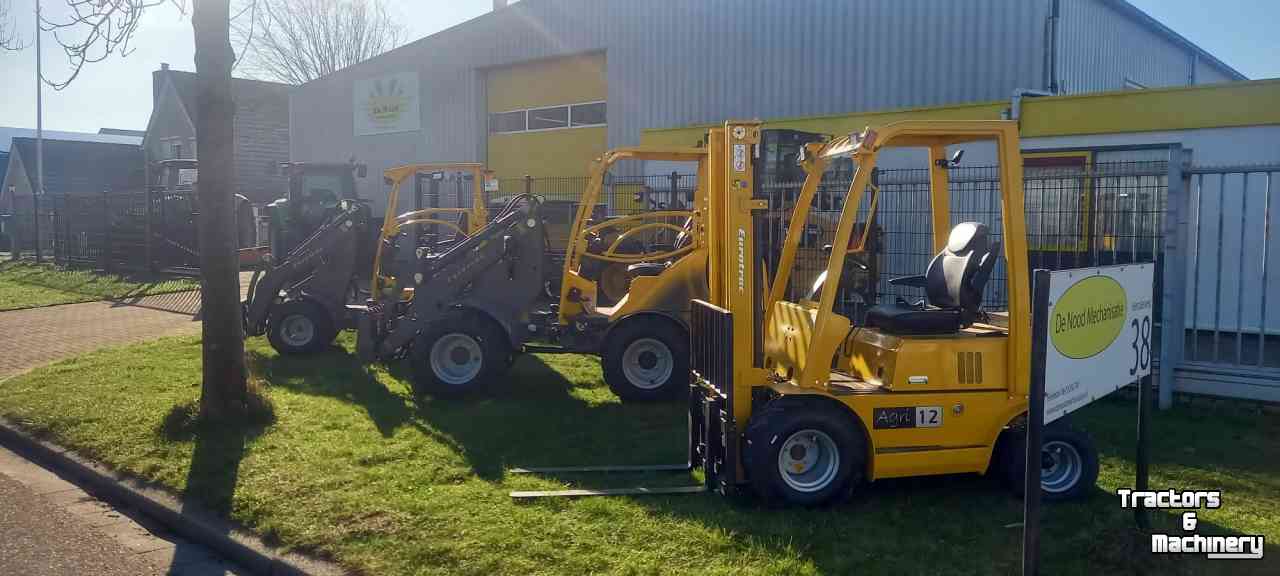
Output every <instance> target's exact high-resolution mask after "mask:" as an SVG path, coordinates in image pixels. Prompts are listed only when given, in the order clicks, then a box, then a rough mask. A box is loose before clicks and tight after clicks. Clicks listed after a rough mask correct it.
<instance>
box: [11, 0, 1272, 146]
mask: <svg viewBox="0 0 1280 576" xmlns="http://www.w3.org/2000/svg"><path fill="white" fill-rule="evenodd" d="M43 1H44V3H43V5H44V6H45V9H46V11H48V12H50V13H53V14H57V13H58V12H59V9H60V8H62V7H65V2H64V0H43ZM638 1H643V0H638ZM1066 1H1071V0H1066ZM1130 1H1131V2H1133V3H1134V4H1135V5H1137V6H1138V7H1139V8H1142V9H1143V10H1145V11H1146V12H1147V13H1148V14H1150V15H1152V16H1154V17H1155V18H1156V19H1157V20H1160V21H1161V22H1163V23H1164V24H1165V25H1166V26H1169V27H1170V28H1172V29H1174V30H1175V31H1177V32H1178V33H1180V34H1182V35H1183V36H1185V37H1187V38H1188V39H1190V40H1191V41H1193V42H1195V43H1197V44H1199V45H1200V46H1201V47H1202V48H1204V49H1205V50H1208V51H1209V52H1211V53H1213V54H1215V55H1217V56H1218V57H1219V58H1221V59H1222V60H1223V61H1225V62H1226V63H1227V64H1229V65H1231V66H1233V67H1235V68H1236V69H1237V70H1239V71H1241V72H1243V73H1244V74H1245V75H1247V76H1249V77H1250V78H1274V77H1280V58H1277V55H1280V34H1276V32H1275V30H1274V29H1275V26H1276V24H1277V23H1280V0H1213V1H1211V2H1206V1H1204V0H1130ZM11 2H12V5H13V8H12V15H14V16H16V17H17V18H18V25H19V27H20V28H22V29H24V30H28V32H27V33H26V37H27V38H28V39H29V38H31V34H30V32H29V29H30V27H31V26H32V22H33V21H34V10H35V8H34V6H35V3H34V0H11ZM387 2H388V4H389V5H390V6H391V8H392V9H393V10H394V11H396V12H397V13H398V14H399V15H400V16H402V18H401V20H402V21H403V22H405V23H406V24H407V25H408V26H409V30H408V38H409V39H417V38H421V37H422V36H426V35H428V34H431V33H433V32H436V31H438V30H441V29H443V28H447V27H449V26H452V25H454V24H457V23H460V22H463V21H465V20H467V19H470V18H474V17H476V16H479V15H481V14H484V13H485V12H487V11H488V10H490V9H491V7H492V5H493V4H492V0H387ZM192 53H193V48H192V43H191V22H190V21H189V20H187V19H184V18H182V17H181V16H180V15H179V14H178V12H177V11H176V10H174V9H173V8H171V7H168V6H161V7H158V8H153V9H151V10H150V11H149V12H148V13H147V14H146V16H145V18H144V21H143V22H142V25H141V26H140V29H139V32H138V34H137V36H136V37H135V51H134V52H133V53H132V54H131V55H129V56H128V57H127V58H120V57H118V56H113V57H111V58H109V59H108V60H106V61H103V62H99V63H97V64H93V65H90V66H89V67H87V68H86V69H85V71H84V72H82V73H81V76H80V78H78V79H77V80H76V82H75V83H74V84H73V85H72V86H71V87H70V88H68V89H67V90H64V91H62V92H54V91H53V90H50V89H47V88H46V90H45V113H44V114H45V127H46V128H49V129H56V130H72V131H86V132H96V131H97V130H98V128H100V127H104V126H105V127H112V128H129V129H135V130H141V129H144V128H145V127H146V124H147V117H148V115H149V114H150V112H151V81H150V73H151V71H152V70H156V69H157V68H159V67H160V63H161V62H168V63H170V64H171V65H172V66H173V67H174V68H177V69H181V70H194V69H195V66H194V64H193V63H192ZM44 63H45V74H46V76H50V77H53V78H62V77H63V74H65V61H64V60H63V57H62V55H61V53H60V52H58V51H57V46H56V45H54V44H53V43H52V42H47V43H46V49H45V55H44ZM34 77H35V53H34V50H30V49H29V50H26V51H24V52H19V53H8V52H0V102H2V103H3V104H2V105H0V126H22V127H34V126H35V87H34Z"/></svg>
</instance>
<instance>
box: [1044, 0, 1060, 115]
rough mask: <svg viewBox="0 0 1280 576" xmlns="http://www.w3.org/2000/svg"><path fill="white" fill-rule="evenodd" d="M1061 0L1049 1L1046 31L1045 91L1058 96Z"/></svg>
mask: <svg viewBox="0 0 1280 576" xmlns="http://www.w3.org/2000/svg"><path fill="white" fill-rule="evenodd" d="M1061 8H1062V7H1061V4H1060V0H1049V17H1048V18H1046V19H1045V26H1044V27H1045V30H1044V76H1045V77H1044V89H1045V90H1047V91H1049V92H1050V93H1053V94H1057V93H1058V92H1059V90H1060V87H1059V86H1058V23H1059V21H1061V19H1062V10H1061Z"/></svg>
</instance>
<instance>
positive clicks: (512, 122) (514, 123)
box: [489, 110, 525, 134]
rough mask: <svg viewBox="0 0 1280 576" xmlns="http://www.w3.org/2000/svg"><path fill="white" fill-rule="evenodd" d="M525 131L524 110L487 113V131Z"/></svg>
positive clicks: (493, 132) (492, 132)
mask: <svg viewBox="0 0 1280 576" xmlns="http://www.w3.org/2000/svg"><path fill="white" fill-rule="evenodd" d="M524 131H525V111H524V110H516V111H514V112H499V113H497V114H490V115H489V133H490V134H498V133H502V132H524Z"/></svg>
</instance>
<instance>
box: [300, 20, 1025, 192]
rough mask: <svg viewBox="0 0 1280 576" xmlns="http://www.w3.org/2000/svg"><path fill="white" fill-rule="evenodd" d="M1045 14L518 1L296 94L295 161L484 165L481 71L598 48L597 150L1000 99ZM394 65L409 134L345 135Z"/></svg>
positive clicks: (1020, 74)
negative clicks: (724, 123) (665, 133)
mask: <svg viewBox="0 0 1280 576" xmlns="http://www.w3.org/2000/svg"><path fill="white" fill-rule="evenodd" d="M1046 7H1047V4H1046V2H1045V1H1040V0H1036V1H1027V0H972V1H968V2H964V3H957V2H951V1H943V0H872V1H863V2H847V1H844V0H813V1H810V2H800V3H795V2H774V1H768V0H750V1H746V2H743V1H739V0H700V1H689V0H648V1H645V2H633V1H630V0H524V1H522V2H519V3H516V4H514V5H512V6H510V7H509V8H506V9H504V10H502V11H501V12H499V13H496V14H492V15H489V16H486V17H482V18H478V19H476V20H473V21H470V22H466V23H464V24H461V25H459V26H456V27H454V28H452V29H449V30H446V31H444V32H442V33H440V34H437V35H435V36H432V37H428V38H425V39H422V40H420V41H418V42H415V43H413V44H410V45H408V46H405V47H403V48H401V49H398V50H395V51H393V52H390V53H388V54H384V55H383V56H381V57H378V58H375V59H373V60H371V61H369V62H366V63H364V64H361V65H358V66H356V67H353V68H351V69H348V70H345V71H342V72H339V73H337V74H333V75H331V76H329V77H326V78H323V79H320V80H317V81H315V82H311V83H309V84H306V85H304V86H302V87H301V88H299V89H297V90H295V91H294V94H293V98H292V107H293V109H292V118H293V122H292V138H291V143H292V144H291V146H292V155H293V158H294V159H295V160H313V161H321V160H325V161H337V160H343V159H346V158H348V157H350V156H351V155H355V156H357V157H359V158H360V159H362V160H363V161H366V162H368V163H369V165H370V169H371V172H373V173H375V174H377V173H378V172H379V171H381V170H382V169H383V168H386V167H389V166H392V165H395V164H398V163H402V162H410V161H415V160H417V161H422V160H482V159H483V157H484V148H485V146H484V143H485V121H486V119H485V114H484V102H485V94H484V76H483V75H484V69H485V68H489V67H494V66H500V65H507V64H512V63H517V62H523V61H529V60H535V59H539V58H546V57H551V56H557V55H564V54H574V53H581V52H589V51H599V50H604V51H605V52H606V58H607V67H608V83H609V98H608V102H609V145H610V146H620V145H629V144H636V143H638V142H639V140H640V131H641V130H642V129H644V128H650V127H660V126H678V125H684V124H690V123H702V122H714V121H720V120H723V119H725V118H728V117H740V118H741V117H748V118H749V117H759V118H777V117H787V116H810V115H820V114H833V113H839V112H849V111H857V110H872V109H884V108H901V107H908V106H929V105H937V104H945V103H954V102H969V101H982V100H997V99H1005V98H1007V97H1008V96H1009V94H1010V93H1011V92H1012V90H1013V89H1014V88H1015V87H1037V86H1038V85H1039V83H1040V79H1041V77H1042V71H1041V68H1042V55H1041V47H1042V45H1043V42H1042V33H1043V22H1044V18H1045V16H1046V10H1047V8H1046ZM406 70H418V72H419V76H420V83H421V86H422V103H423V104H422V130H421V132H418V133H401V134H387V135H379V136H367V137H353V136H352V126H351V120H350V118H351V107H352V94H351V90H352V86H351V85H352V81H353V80H355V79H359V78H367V77H372V76H378V75H382V74H387V73H392V72H402V71H406ZM367 184H368V183H366V187H368V186H367ZM374 185H377V184H376V181H375V183H374Z"/></svg>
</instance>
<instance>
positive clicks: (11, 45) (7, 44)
mask: <svg viewBox="0 0 1280 576" xmlns="http://www.w3.org/2000/svg"><path fill="white" fill-rule="evenodd" d="M22 48H24V45H23V44H22V38H21V37H20V36H18V35H17V33H16V32H15V31H14V25H13V20H10V19H9V1H8V0H0V49H3V50H21V49H22Z"/></svg>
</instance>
